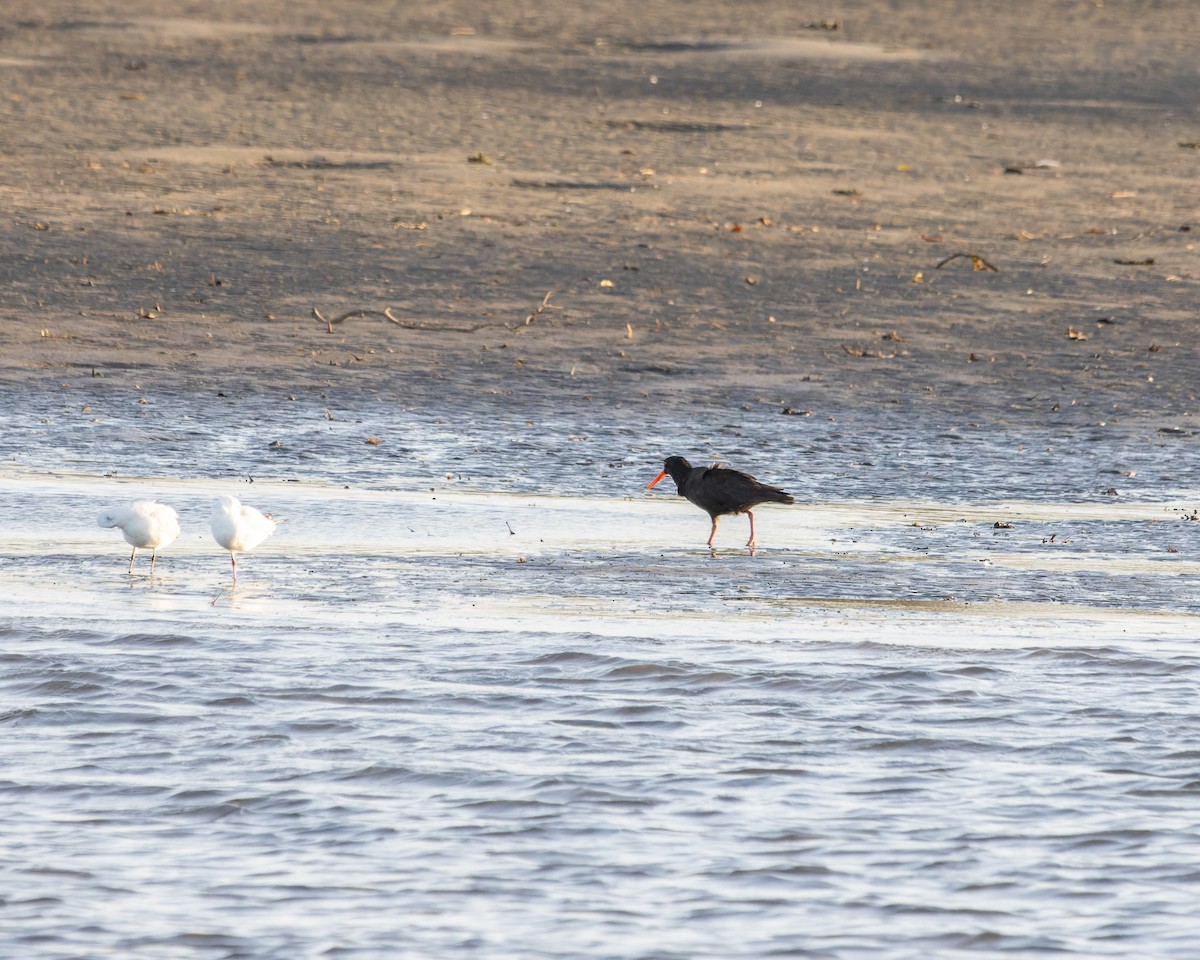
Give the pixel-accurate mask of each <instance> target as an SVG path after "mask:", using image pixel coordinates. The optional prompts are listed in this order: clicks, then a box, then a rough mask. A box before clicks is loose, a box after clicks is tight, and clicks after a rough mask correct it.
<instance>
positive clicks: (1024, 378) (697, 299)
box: [0, 0, 1200, 431]
mask: <svg viewBox="0 0 1200 960" xmlns="http://www.w3.org/2000/svg"><path fill="white" fill-rule="evenodd" d="M1198 42H1200V26H1198V25H1197V22H1196V20H1195V17H1194V11H1193V10H1192V8H1191V5H1190V4H1187V3H1182V2H1178V3H1164V4H1157V5H1155V7H1154V9H1152V10H1142V9H1137V10H1134V9H1131V8H1129V7H1128V6H1127V5H1124V4H1108V5H1104V4H1099V3H1092V2H1089V3H1084V2H1078V3H1069V4H1055V5H1046V4H1042V3H1032V2H1022V3H1015V4H1008V5H1004V6H1003V9H986V10H985V9H980V8H979V7H978V5H975V4H967V3H960V2H954V0H943V2H938V3H933V4H929V3H922V4H917V3H910V4H900V5H894V4H889V3H884V2H878V0H864V2H842V3H837V4H834V5H832V6H829V5H827V6H825V7H821V8H819V9H818V8H816V7H814V8H812V9H811V10H803V9H799V8H796V7H795V6H794V5H792V4H769V5H766V6H761V5H756V7H755V9H754V11H753V15H750V14H748V13H747V14H733V13H731V8H730V7H729V6H728V5H727V4H716V3H707V2H706V3H672V2H665V3H654V4H651V5H649V6H647V5H646V4H642V3H639V4H634V3H626V2H606V3H601V4H595V5H591V6H590V7H588V9H586V10H583V11H577V10H574V9H571V10H570V11H568V10H566V8H563V9H562V10H557V11H556V10H551V11H545V10H542V9H540V8H538V7H535V6H532V5H523V4H518V3H511V4H502V5H489V6H488V7H487V8H486V10H480V9H477V8H476V7H475V6H474V5H470V4H454V3H449V4H438V5H434V6H417V7H401V8H397V7H396V6H395V5H393V4H382V3H360V4H354V5H352V6H350V7H345V6H342V5H337V6H330V5H328V4H319V3H315V2H310V0H300V2H289V3H287V4H283V3H274V2H268V3H256V4H254V5H253V6H251V7H243V6H240V5H237V6H229V7H224V6H220V5H218V6H216V7H214V6H213V5H211V4H205V5H200V4H184V5H182V6H181V5H178V4H171V5H166V4H161V3H155V2H151V0H140V2H134V3H120V4H117V3H100V4H88V5H86V6H85V5H80V4H77V3H56V2H50V3H46V4H42V5H39V7H38V9H37V11H35V12H31V13H24V14H21V15H19V16H18V15H15V14H14V15H11V16H10V17H8V18H7V19H6V20H5V21H4V22H3V24H2V25H0V93H3V96H0V116H2V121H3V125H4V129H5V131H6V136H5V143H4V144H3V146H0V157H2V159H3V162H4V168H5V178H4V183H3V185H2V186H0V201H2V202H3V209H4V213H5V218H6V220H7V222H8V229H6V230H4V231H2V232H0V282H2V284H3V288H4V289H5V290H6V291H7V293H6V295H5V297H4V298H3V301H2V302H0V390H2V391H3V392H4V393H5V394H6V395H7V397H8V398H9V399H8V400H6V403H7V404H9V405H10V407H11V406H12V405H13V404H16V405H20V404H22V403H23V402H25V401H26V400H27V399H28V398H29V397H31V396H52V395H53V394H55V392H58V391H63V390H64V389H65V390H78V389H79V388H80V384H81V382H82V381H87V380H92V379H94V380H101V379H103V380H104V381H107V382H106V383H105V384H103V385H102V386H101V385H98V384H96V383H95V382H93V383H90V384H86V386H87V388H88V389H89V390H106V389H107V390H112V389H120V390H125V391H130V392H133V393H141V394H143V395H144V394H153V395H155V396H159V397H162V396H171V397H175V398H178V399H180V400H181V401H182V402H184V403H187V402H189V398H199V397H206V398H207V397H211V396H213V395H214V394H215V393H224V394H225V395H226V396H232V397H238V398H241V399H243V400H245V401H246V402H247V403H250V404H253V402H254V401H255V399H256V398H267V399H272V400H278V399H281V398H285V397H287V396H299V397H300V398H301V399H303V400H308V401H311V402H313V403H319V402H321V401H322V400H323V399H325V398H328V397H330V396H333V397H356V398H363V399H367V400H369V399H370V398H373V397H375V398H378V399H379V400H380V401H382V402H384V403H402V404H403V403H408V404H414V405H418V406H423V407H425V408H428V409H445V410H448V411H459V412H464V413H466V414H469V415H472V416H477V417H487V416H488V415H489V411H491V410H493V409H495V408H496V406H497V405H503V404H505V403H509V402H512V403H516V404H518V405H520V404H521V403H526V402H542V403H549V404H551V405H557V406H561V407H568V408H574V409H581V410H582V409H588V408H591V407H592V406H593V405H595V407H596V410H597V412H596V416H603V415H604V414H603V412H602V411H603V410H604V409H605V408H606V407H607V408H612V407H613V406H615V405H618V404H622V403H626V402H630V401H638V402H644V403H647V404H654V405H657V406H660V407H661V406H667V407H674V408H677V409H678V410H679V411H681V415H685V414H686V413H687V411H688V410H695V411H697V416H708V415H720V416H736V415H737V412H738V411H739V409H741V407H743V406H746V405H751V406H753V405H756V404H757V405H765V406H766V407H767V408H770V409H771V410H772V411H774V410H776V409H777V410H780V411H782V410H784V409H790V410H792V411H793V412H796V413H801V414H804V413H809V412H813V413H814V414H816V415H821V414H823V413H827V412H829V411H830V410H833V409H835V408H839V409H841V408H845V407H847V406H848V407H853V408H856V409H859V410H865V411H870V410H872V409H882V408H883V407H884V406H885V405H892V406H893V407H894V408H898V409H899V410H901V411H904V412H906V413H908V414H911V415H912V416H914V417H917V418H921V417H930V418H937V417H940V416H942V415H945V414H950V415H953V416H963V417H968V418H971V419H973V420H975V421H977V422H979V423H982V424H984V425H988V426H996V425H998V426H1005V425H1011V424H1018V425H1036V426H1039V427H1044V428H1046V429H1047V430H1050V431H1053V430H1055V429H1057V428H1059V427H1060V426H1079V425H1083V424H1106V425H1107V424H1120V423H1125V424H1131V423H1133V424H1139V425H1141V426H1144V427H1145V428H1147V429H1151V430H1153V429H1159V428H1170V429H1172V430H1183V431H1190V429H1191V427H1190V424H1191V422H1192V418H1193V417H1194V415H1195V412H1196V411H1195V372H1196V364H1195V359H1194V349H1193V344H1192V343H1191V338H1190V331H1189V329H1188V327H1187V324H1188V321H1189V320H1190V319H1191V317H1192V314H1193V312H1194V309H1195V303H1196V300H1197V297H1196V293H1197V280H1198V278H1200V270H1198V266H1197V252H1196V248H1195V246H1196V239H1197V238H1196V233H1195V230H1194V228H1196V227H1197V223H1198V221H1200V208H1198V206H1197V202H1196V195H1195V190H1194V184H1195V177H1196V174H1197V169H1198V166H1197V165H1198V164H1200V150H1197V149H1195V148H1194V147H1192V146H1186V145H1187V144H1192V143H1194V142H1195V141H1197V140H1200V117H1198V116H1197V114H1196V108H1195V102H1194V96H1193V93H1192V92H1193V91H1195V90H1196V89H1197V88H1198V87H1200V67H1198V66H1197V63H1196V59H1195V57H1194V55H1193V54H1194V50H1195V49H1196V47H1197V43H1198ZM969 255H974V256H976V257H979V258H981V259H980V261H979V265H980V266H981V267H982V269H978V270H977V269H974V268H973V267H974V264H975V261H973V260H972V258H971V256H969ZM947 258H953V259H947ZM989 265H990V266H992V267H995V270H994V271H993V270H991V269H988V268H987V267H988V266H989ZM543 307H544V308H543ZM314 308H316V309H317V310H318V311H319V312H320V313H321V314H322V315H323V316H326V317H329V318H332V317H337V316H339V315H342V314H344V313H346V312H348V311H352V310H360V309H370V310H377V311H382V310H384V309H387V310H389V311H390V312H391V314H392V316H393V317H395V318H396V320H398V321H399V323H398V324H396V323H392V322H390V321H389V320H388V319H386V318H384V317H383V316H381V315H370V316H362V317H355V318H351V319H348V320H346V321H345V322H344V323H342V324H339V325H337V326H335V327H333V332H332V333H330V332H329V328H328V327H327V326H326V325H324V324H322V323H320V322H319V321H318V320H316V319H315V318H314V316H313V314H312V311H313V309H314ZM247 409H248V410H253V409H255V408H254V407H253V405H252V406H250V407H248V408H247Z"/></svg>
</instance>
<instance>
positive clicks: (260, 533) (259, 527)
mask: <svg viewBox="0 0 1200 960" xmlns="http://www.w3.org/2000/svg"><path fill="white" fill-rule="evenodd" d="M278 522H279V521H277V520H275V518H274V517H272V516H271V515H270V514H269V513H263V512H262V511H260V510H256V509H255V508H254V507H249V506H246V505H245V504H243V503H242V502H241V501H239V500H238V498H237V497H222V498H221V499H220V500H218V501H217V502H216V503H214V504H213V508H212V535H213V539H214V540H216V541H217V543H219V544H220V545H221V546H222V547H224V548H225V549H226V550H228V551H229V559H230V562H231V563H232V564H233V580H234V583H236V582H237V555H238V554H239V553H246V552H247V551H249V550H253V549H254V548H255V547H257V546H258V545H259V544H260V543H262V542H263V541H264V540H266V539H267V537H269V536H270V535H271V534H273V533H274V532H275V525H276V524H277V523H278Z"/></svg>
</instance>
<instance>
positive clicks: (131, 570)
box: [129, 547, 137, 573]
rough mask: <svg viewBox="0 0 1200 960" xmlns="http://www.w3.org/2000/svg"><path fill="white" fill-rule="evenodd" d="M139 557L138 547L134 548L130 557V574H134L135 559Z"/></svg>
mask: <svg viewBox="0 0 1200 960" xmlns="http://www.w3.org/2000/svg"><path fill="white" fill-rule="evenodd" d="M136 556H137V547H134V548H133V553H131V554H130V555H129V572H130V573H133V558H134V557H136Z"/></svg>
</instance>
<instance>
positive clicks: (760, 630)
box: [0, 398, 1200, 960]
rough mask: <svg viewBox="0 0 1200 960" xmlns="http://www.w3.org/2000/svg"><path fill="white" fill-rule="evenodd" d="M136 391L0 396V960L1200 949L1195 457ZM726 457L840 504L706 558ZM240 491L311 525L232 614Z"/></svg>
mask: <svg viewBox="0 0 1200 960" xmlns="http://www.w3.org/2000/svg"><path fill="white" fill-rule="evenodd" d="M101 399H103V398H101ZM142 406H143V407H146V406H148V407H150V408H151V410H150V415H148V416H146V417H141V416H140V415H139V414H140V412H142V411H140V410H139V411H137V412H136V413H135V414H132V415H125V414H123V413H121V412H120V411H119V410H118V411H116V412H112V413H110V412H104V411H101V412H99V413H97V411H95V410H93V411H89V412H88V413H89V416H87V417H86V418H80V417H77V416H76V415H75V409H74V407H72V408H70V409H68V408H67V406H66V405H65V404H64V405H62V407H61V409H58V408H56V407H55V406H54V405H53V404H50V403H47V405H46V406H45V407H44V408H43V409H42V410H41V411H40V412H41V417H40V418H37V417H30V416H27V415H19V413H21V412H18V413H9V414H7V415H6V417H7V418H8V422H7V426H8V427H9V428H10V429H9V430H8V432H7V433H6V435H5V436H6V440H5V446H4V448H3V454H4V463H3V467H2V475H0V531H2V534H0V536H2V539H0V591H2V593H3V595H4V596H5V598H6V602H5V604H4V607H3V613H2V614H0V641H2V645H0V656H2V657H3V660H4V665H5V670H4V672H3V674H2V677H0V685H2V689H3V701H2V703H3V714H2V716H0V720H2V721H3V724H4V728H5V734H6V735H5V736H4V738H3V739H2V740H0V763H2V768H3V774H0V804H2V807H3V812H4V821H5V823H6V826H7V830H6V843H5V844H4V847H3V848H2V852H0V881H2V884H3V891H4V892H3V896H4V900H5V910H4V911H3V913H0V943H4V944H5V945H6V950H5V953H6V955H10V956H22V957H45V958H67V957H100V956H120V957H154V958H160V957H186V958H193V957H195V958H200V957H212V958H276V957H277V958H296V957H318V956H319V957H353V958H375V957H392V956H420V957H446V958H457V957H464V956H478V957H488V958H496V957H513V958H536V957H579V956H586V957H595V958H610V957H611V958H622V960H624V958H670V957H678V958H699V957H712V958H730V957H765V956H804V957H831V958H839V960H842V958H847V960H849V958H868V957H869V958H872V960H879V958H883V960H902V958H917V957H920V958H926V957H930V956H936V957H939V958H954V957H966V956H974V955H977V954H981V953H985V954H986V953H997V954H1003V955H1006V956H1010V957H1036V956H1050V955H1055V956H1079V957H1106V956H1112V957H1121V958H1125V960H1128V958H1150V957H1154V958H1165V957H1179V958H1183V957H1191V956H1192V955H1193V954H1194V946H1193V942H1194V925H1195V922H1194V905H1195V900H1196V893H1197V885H1198V881H1200V870H1198V869H1197V867H1196V864H1197V863H1198V862H1200V818H1197V816H1196V813H1195V810H1196V804H1197V794H1198V793H1200V751H1197V750H1196V749H1194V748H1193V746H1192V745H1193V743H1194V742H1196V741H1197V739H1200V716H1198V714H1197V711H1196V709H1195V691H1196V684H1197V679H1198V677H1200V656H1198V655H1197V652H1196V648H1195V643H1196V637H1197V632H1198V628H1200V605H1198V604H1197V602H1196V600H1195V594H1194V591H1193V590H1192V587H1191V584H1192V583H1193V581H1194V577H1195V575H1196V573H1197V572H1198V569H1200V568H1198V567H1197V562H1196V559H1195V557H1196V556H1197V544H1196V539H1197V535H1198V531H1200V527H1198V526H1197V524H1196V523H1194V522H1191V521H1188V520H1186V519H1184V518H1185V517H1186V516H1188V515H1189V514H1190V511H1191V508H1192V506H1193V504H1192V502H1191V501H1192V499H1193V498H1194V491H1190V490H1188V489H1186V488H1184V487H1183V485H1182V484H1181V483H1180V482H1179V481H1178V480H1177V479H1176V474H1175V473H1173V472H1172V471H1173V470H1178V469H1179V465H1178V463H1172V462H1171V458H1169V457H1165V456H1163V452H1162V445H1163V444H1170V443H1173V442H1174V441H1173V440H1171V439H1170V438H1167V439H1163V438H1161V437H1157V436H1153V435H1146V436H1141V437H1138V436H1134V435H1132V434H1124V435H1114V434H1111V433H1104V432H1103V431H1101V432H1098V434H1097V435H1096V436H1092V435H1091V434H1087V435H1086V437H1083V436H1082V435H1076V436H1075V438H1074V440H1071V439H1069V438H1068V439H1067V440H1066V441H1065V442H1064V440H1063V439H1062V438H1059V439H1058V443H1057V444H1055V443H1051V442H1048V440H1049V438H1047V437H1041V436H1039V437H1030V436H1018V435H1016V434H1013V433H1004V432H1002V431H1001V432H995V431H993V432H991V433H989V434H987V435H986V436H981V437H978V438H975V439H970V440H964V439H963V438H962V437H961V435H959V436H956V435H955V433H951V432H947V430H945V429H942V427H941V426H940V425H939V426H938V427H937V428H936V429H930V428H929V425H928V424H925V425H924V427H923V429H924V430H925V432H924V433H922V432H920V429H917V428H914V427H913V426H912V425H909V426H907V428H905V429H903V430H902V429H901V428H902V426H903V424H902V423H901V422H900V420H899V419H897V420H884V421H878V420H877V421H875V422H874V424H873V425H871V424H868V423H867V422H866V421H865V420H862V421H858V422H855V423H854V425H853V429H851V428H850V427H847V426H846V425H845V423H844V422H843V421H841V420H828V419H827V420H825V421H823V422H818V421H816V420H815V419H813V418H805V423H804V424H803V427H804V433H803V435H802V441H801V439H798V437H800V436H801V435H800V434H797V433H795V432H794V431H795V430H796V429H797V427H796V420H797V418H790V417H779V416H778V413H777V412H775V413H774V414H773V416H772V418H771V419H770V420H769V421H768V419H767V417H766V416H765V415H764V417H763V420H762V423H761V424H759V425H758V428H759V429H760V431H761V436H760V437H759V438H757V439H756V440H755V443H754V445H753V447H752V448H751V447H748V446H747V443H746V441H745V439H744V435H745V434H748V433H749V432H750V427H748V426H747V425H746V424H745V423H741V424H740V425H739V424H737V423H735V422H734V420H733V418H731V422H730V423H729V424H726V425H722V424H716V425H714V426H712V427H711V429H709V430H707V431H701V433H703V434H704V436H703V437H699V438H698V437H697V436H696V435H694V436H693V437H692V446H691V447H690V448H684V447H683V446H682V445H681V441H682V438H684V437H686V436H688V430H689V423H688V422H686V421H684V420H682V419H679V418H678V417H677V416H674V418H673V414H672V412H671V411H669V410H668V411H664V412H661V413H658V414H655V413H653V412H650V413H647V412H645V411H636V412H634V411H630V412H629V413H625V412H622V411H618V412H616V413H615V414H614V416H613V417H611V418H607V419H606V425H602V426H600V427H599V428H596V429H592V430H591V432H585V431H584V430H583V429H582V422H583V420H584V419H585V418H584V417H583V416H582V415H581V416H580V417H579V418H578V420H577V421H573V420H572V418H571V417H570V416H568V415H564V414H561V413H556V412H554V411H551V410H539V409H532V408H529V407H527V406H526V407H522V406H518V407H516V408H508V407H502V408H497V409H496V410H493V411H491V412H490V413H489V415H488V417H487V418H486V419H484V418H480V419H479V420H478V421H475V422H472V421H471V420H470V418H468V417H456V418H448V422H445V423H438V422H436V418H432V417H429V416H428V415H425V414H422V413H420V412H416V411H384V410H380V409H377V408H374V407H371V406H369V405H366V404H364V405H362V406H360V407H357V408H354V409H345V408H342V409H338V410H336V411H335V410H329V411H328V414H329V415H330V416H332V417H333V419H329V416H327V415H326V410H325V409H322V408H320V407H319V406H316V405H311V404H305V403H303V402H298V406H297V407H296V408H295V410H296V412H295V413H294V414H293V415H292V417H291V419H290V421H289V422H288V423H287V424H286V426H285V425H281V423H280V421H279V420H278V419H276V420H275V422H274V423H273V424H269V423H268V421H267V419H266V418H265V417H264V418H262V419H260V420H256V421H253V422H248V423H243V424H241V426H240V427H239V429H236V430H235V429H233V426H234V418H233V417H232V415H226V416H225V417H224V418H222V417H220V416H215V415H206V416H205V417H199V416H197V421H198V422H199V423H200V424H201V425H200V426H197V427H196V428H195V429H194V430H192V428H191V427H190V426H186V425H185V426H184V427H179V426H178V425H176V426H174V427H173V426H172V421H171V416H174V415H177V413H178V411H177V410H176V411H172V410H170V409H167V410H164V411H162V412H161V413H157V412H155V410H154V407H155V404H154V403H151V404H147V405H142ZM164 406H166V407H168V408H169V407H170V405H169V404H166V403H164ZM27 412H28V411H25V413H27ZM210 414H211V412H210ZM94 419H98V422H93V420H94ZM635 419H637V420H639V422H640V427H639V428H638V430H636V431H634V430H633V429H632V424H633V422H634V420H635ZM751 419H752V418H751ZM531 424H532V426H531ZM776 424H777V426H776ZM1081 429H1082V428H1081ZM366 436H377V437H378V438H380V439H383V441H384V442H383V443H382V444H379V445H369V444H366V443H365V437H366ZM572 437H574V438H576V439H571V438H572ZM622 438H623V440H622ZM275 440H280V441H281V443H282V446H281V447H272V446H271V443H272V442H274V441H275ZM622 442H623V443H624V448H623V449H622V447H621V444H622ZM522 444H525V446H522ZM1022 445H1024V447H1025V449H1026V450H1034V449H1037V450H1040V452H1038V453H1036V454H1030V459H1029V460H1028V461H1021V460H1019V458H1017V457H1016V455H1015V453H1014V451H1016V449H1017V448H1018V447H1020V446H1022ZM1048 446H1049V447H1054V446H1057V448H1058V454H1057V456H1056V457H1055V458H1054V459H1053V461H1051V459H1050V458H1051V456H1052V454H1053V452H1051V453H1047V452H1046V450H1045V447H1048ZM652 450H653V453H651V451H652ZM691 451H695V454H696V459H697V460H701V459H702V456H701V454H702V453H705V452H707V453H709V454H711V455H713V456H721V457H727V458H729V459H730V460H732V461H733V462H734V463H735V464H737V465H739V466H747V467H750V468H751V469H753V470H754V471H755V472H756V473H758V474H759V475H761V476H762V477H763V478H764V479H770V480H773V481H776V482H781V483H784V484H785V485H787V486H789V487H791V488H794V489H795V491H796V492H797V493H801V494H802V495H803V496H804V498H805V500H807V501H809V502H805V503H802V504H801V505H799V506H797V507H794V508H772V507H764V508H763V509H762V510H760V511H759V513H758V534H759V540H760V549H759V551H758V553H757V555H756V556H754V557H751V556H749V555H748V554H747V552H746V550H745V548H744V546H743V544H744V540H745V536H746V523H745V520H744V518H727V519H725V520H723V521H722V523H721V527H720V530H719V532H718V547H719V549H718V550H717V551H716V553H715V555H714V556H710V555H709V553H708V551H706V550H705V549H704V548H703V544H704V540H705V538H706V537H707V533H708V522H707V519H706V518H705V517H704V515H703V514H701V513H699V512H698V511H696V510H695V509H694V508H692V507H691V506H690V505H689V504H686V503H684V502H682V501H681V500H679V499H678V498H676V497H674V496H673V495H672V494H670V493H669V492H668V493H663V494H658V491H657V489H656V491H655V493H654V494H645V493H643V491H642V487H643V486H644V484H645V483H646V482H647V481H648V480H649V479H651V477H652V476H653V475H654V472H655V470H656V469H657V459H658V458H659V457H660V456H661V454H662V453H663V452H691ZM863 451H867V453H864V452H863ZM918 451H919V453H918ZM184 454H186V456H184ZM271 457H278V459H276V460H272V459H271ZM1009 461H1011V462H1012V463H1013V469H1011V470H1006V469H1005V465H1006V462H1009ZM864 463H869V465H865V466H864V465H862V464H864ZM854 464H860V466H854ZM760 465H762V466H760ZM1051 465H1052V466H1053V469H1050V467H1051ZM1111 471H1118V472H1111ZM1130 472H1132V473H1135V474H1136V476H1135V477H1126V476H1125V475H1124V474H1125V473H1130ZM448 475H449V476H448ZM249 477H254V480H253V482H250V481H249ZM793 477H794V478H796V482H795V483H792V482H791V480H790V478H793ZM1047 477H1052V478H1053V483H1049V482H1047ZM881 480H882V482H880V481H881ZM1109 486H1116V487H1119V488H1121V489H1120V490H1118V492H1117V493H1115V494H1112V493H1105V492H1104V491H1105V489H1106V488H1107V487H1109ZM225 492H233V493H235V494H237V495H238V496H240V497H242V499H244V500H245V501H247V502H250V503H253V504H255V505H257V506H259V507H261V508H263V509H269V510H271V511H272V512H274V513H275V514H276V515H278V516H282V517H286V518H287V520H288V522H287V523H286V524H284V525H282V526H281V527H280V528H279V530H278V531H277V533H276V535H275V536H274V537H273V538H272V539H270V540H268V541H267V542H266V543H265V544H264V545H263V546H262V547H261V548H259V550H257V551H256V552H255V553H253V554H251V555H248V556H246V557H245V558H244V559H243V560H242V561H241V562H239V569H240V571H241V583H239V585H238V587H237V588H236V590H232V589H231V588H230V585H229V565H228V560H227V559H226V558H225V557H223V555H222V554H221V553H220V552H219V551H218V550H217V548H216V547H215V546H214V545H213V543H212V542H211V539H210V538H209V536H208V533H207V513H208V507H209V504H210V503H211V500H212V498H213V497H214V496H216V495H218V494H220V493H225ZM817 493H819V494H821V495H820V497H819V500H818V502H811V501H812V500H814V499H817V498H816V497H814V496H813V495H814V494H817ZM147 495H153V496H157V497H159V498H160V499H162V500H164V501H166V502H169V503H171V504H173V505H174V506H176V508H177V509H178V510H179V512H180V515H181V519H182V522H183V527H184V533H183V536H182V537H181V539H180V541H178V542H177V543H176V544H174V545H173V546H171V547H170V548H168V549H167V550H164V551H163V554H162V556H161V557H160V558H159V563H158V567H157V569H156V574H155V576H154V578H149V577H148V576H147V575H146V566H145V565H146V564H147V563H148V558H144V559H143V558H142V557H139V560H138V566H137V568H136V572H135V574H134V575H133V576H129V575H127V574H126V572H125V568H126V564H127V561H128V548H127V547H126V546H125V545H124V543H123V541H122V540H121V539H120V536H119V534H118V533H117V531H114V530H102V529H100V528H98V527H96V526H95V520H94V518H95V514H96V513H97V512H98V511H99V509H100V508H101V507H102V506H103V505H105V504H106V503H108V502H110V501H122V500H130V499H134V498H137V497H142V496H147ZM997 522H1000V523H1010V524H1012V526H1011V527H999V528H998V527H997V526H996V525H995V524H996V523H997ZM1173 551H1176V552H1173Z"/></svg>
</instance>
